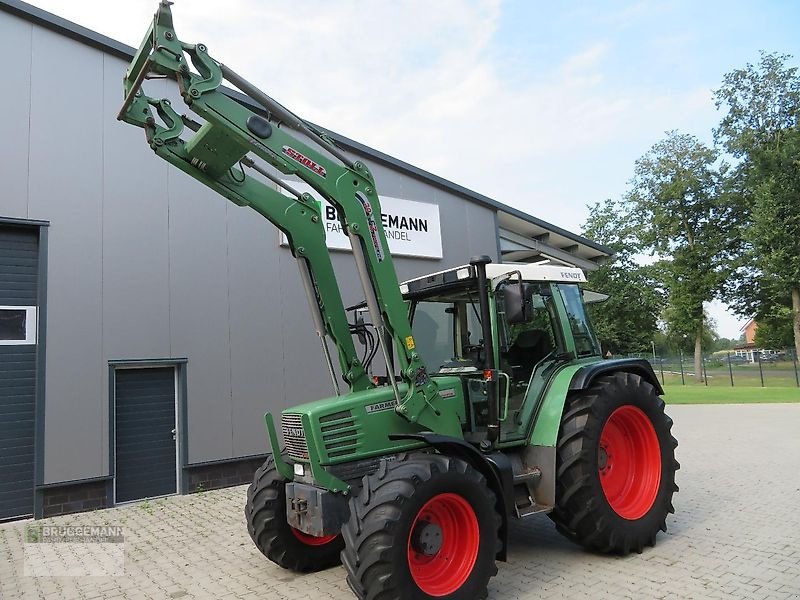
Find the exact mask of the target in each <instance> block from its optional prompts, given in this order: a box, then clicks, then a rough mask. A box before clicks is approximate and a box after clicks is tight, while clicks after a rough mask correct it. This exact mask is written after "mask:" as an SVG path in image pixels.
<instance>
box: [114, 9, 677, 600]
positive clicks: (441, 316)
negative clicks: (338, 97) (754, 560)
mask: <svg viewBox="0 0 800 600" xmlns="http://www.w3.org/2000/svg"><path fill="white" fill-rule="evenodd" d="M154 76H155V77H161V78H164V77H166V78H169V79H173V80H175V81H176V82H177V85H178V90H179V93H180V96H181V98H182V100H183V102H184V103H185V104H186V105H187V106H188V107H189V109H191V111H192V112H193V113H194V115H196V116H198V117H199V118H200V119H201V121H197V120H195V118H194V117H189V116H186V115H179V114H178V113H177V112H176V111H175V110H174V108H173V107H172V105H171V103H170V101H169V100H167V99H156V98H152V97H149V96H147V95H146V94H145V93H144V91H143V89H142V87H143V83H144V81H145V80H146V79H147V78H149V77H154ZM223 80H227V81H228V82H230V83H231V84H233V85H234V86H236V87H237V88H238V89H239V90H241V91H242V92H244V94H245V95H246V96H248V97H249V100H248V101H247V102H244V101H242V100H241V98H239V99H237V98H236V95H235V94H231V93H230V92H229V91H227V90H223V89H221V87H220V86H221V83H222V81H223ZM124 98H125V99H124V103H123V106H122V109H121V111H120V113H119V118H120V119H121V120H123V121H125V122H128V123H130V124H133V125H136V126H138V127H142V128H143V129H144V130H145V135H146V139H147V142H148V144H149V145H150V147H151V148H152V149H153V151H154V152H155V153H156V154H157V155H158V156H160V157H161V158H163V159H165V160H166V161H168V162H170V163H171V164H173V165H174V166H176V167H178V168H180V169H181V170H183V171H184V172H186V173H188V174H189V175H191V176H192V177H194V178H196V179H197V180H199V181H201V182H202V183H204V184H205V185H207V186H208V187H210V188H211V189H213V190H215V191H217V192H218V193H219V194H221V195H222V196H224V197H225V198H227V199H229V200H230V201H232V202H234V203H235V204H237V205H239V206H249V207H251V208H252V209H254V210H256V211H257V212H259V213H260V214H262V215H263V216H264V217H266V218H267V219H268V220H269V221H271V222H272V223H273V224H275V225H276V226H277V227H278V228H279V229H280V230H281V231H283V232H284V233H285V235H286V237H287V239H288V242H289V247H290V249H291V252H292V254H293V256H294V257H295V258H296V259H297V263H298V266H299V269H300V276H301V279H302V282H303V284H304V288H305V291H306V294H307V297H308V300H309V305H310V307H311V313H312V317H313V322H314V325H315V328H316V331H317V334H318V336H319V339H320V342H321V346H322V350H323V354H324V356H325V360H326V364H327V366H328V371H329V373H330V376H331V383H332V387H333V391H334V395H333V396H331V397H330V398H324V399H322V400H317V401H315V402H310V403H307V404H301V405H299V406H295V407H292V408H289V409H287V410H285V411H283V413H282V415H281V419H280V427H281V431H282V436H283V444H284V446H282V445H281V441H280V438H279V436H278V433H277V431H276V427H275V423H274V420H273V417H272V415H270V414H267V415H266V418H265V420H266V429H267V435H268V438H269V445H270V448H271V452H272V456H271V458H269V459H268V460H267V461H266V463H265V464H264V465H263V466H262V467H261V468H260V469H259V470H258V471H257V472H256V475H255V478H254V481H253V483H252V485H250V487H249V489H248V491H247V504H246V507H245V516H246V520H247V527H248V531H249V533H250V537H251V538H252V539H253V542H254V543H255V545H256V546H257V548H258V549H259V550H260V551H261V552H262V553H263V554H264V555H265V556H266V557H267V558H269V559H270V560H271V561H273V562H275V563H277V564H278V565H280V566H282V567H284V568H287V569H291V570H293V571H299V572H308V571H316V570H320V569H325V568H328V567H331V566H334V565H338V564H342V565H343V566H344V568H345V571H346V573H347V581H348V584H349V585H350V587H351V589H352V590H353V592H354V593H355V595H356V596H357V597H358V598H362V599H370V600H373V599H375V600H378V599H380V600H389V599H392V598H402V599H406V598H449V599H455V598H464V599H470V600H472V599H475V598H483V597H485V596H486V595H487V584H488V581H489V579H490V578H491V577H492V576H493V575H494V574H496V573H497V566H496V561H497V560H501V561H503V560H505V559H506V550H507V538H508V530H509V527H510V522H511V521H512V520H513V519H524V518H528V517H531V516H533V515H536V514H539V513H545V514H548V515H549V516H550V518H551V519H552V520H553V521H554V522H555V525H556V527H557V529H558V530H559V531H560V532H561V533H562V534H564V535H565V536H566V537H567V538H569V539H570V540H572V541H574V542H576V543H578V544H581V545H583V546H585V547H586V548H589V549H591V550H594V551H600V552H607V553H616V554H628V553H629V552H632V551H636V552H641V551H642V550H643V549H644V547H645V546H652V545H654V544H655V541H656V535H657V533H658V531H659V530H662V531H663V530H666V518H667V515H668V513H670V512H673V510H674V509H673V507H672V496H673V493H674V492H675V491H677V486H676V485H675V471H676V470H677V469H678V463H677V462H676V461H675V448H676V446H677V442H676V441H675V439H674V438H673V436H672V434H671V432H670V430H671V427H672V421H671V420H670V419H669V417H668V416H667V415H666V414H665V412H664V402H663V400H662V399H661V397H660V396H661V395H662V394H663V390H662V388H661V386H660V384H659V382H658V380H657V378H656V376H655V374H654V373H653V370H652V368H651V366H650V365H649V363H648V362H647V361H644V360H637V359H626V360H603V359H602V357H601V352H600V346H599V344H598V341H597V338H596V336H595V334H594V332H593V331H592V327H591V324H590V322H589V319H588V317H587V314H586V309H585V304H586V302H587V301H588V299H589V296H590V292H588V291H586V290H584V289H583V288H582V286H581V284H582V283H584V282H585V278H584V275H583V272H582V271H580V270H579V269H575V268H569V267H557V266H542V265H520V264H494V263H492V262H491V260H490V259H489V258H488V257H486V256H477V257H473V258H471V259H469V260H468V261H467V264H464V265H462V266H459V267H455V268H452V269H448V270H445V271H441V272H438V273H432V274H429V275H424V276H422V277H418V278H416V279H413V280H410V281H407V282H404V283H402V284H400V283H399V282H398V280H397V275H396V273H395V269H394V265H393V262H392V257H391V255H390V254H389V252H388V249H387V243H386V237H385V234H384V230H383V226H382V223H381V208H380V200H379V197H378V193H377V191H376V188H375V182H374V179H373V177H372V174H371V173H370V171H369V169H368V168H367V166H366V165H365V164H363V163H362V162H360V161H354V160H353V159H352V158H351V157H349V156H348V155H347V154H346V153H345V152H343V151H342V150H341V148H339V147H337V146H336V144H335V142H334V141H333V140H332V139H331V138H330V137H329V136H328V135H326V133H325V132H324V131H321V130H319V129H318V128H316V127H314V126H313V125H311V124H309V123H307V122H305V121H303V120H302V119H300V118H299V117H297V116H296V115H294V114H293V113H291V112H290V111H289V110H287V109H286V108H285V107H283V106H282V105H280V104H279V103H277V102H276V101H275V100H273V99H272V98H270V97H269V96H267V95H266V94H264V93H263V92H261V91H260V90H258V89H257V88H255V87H254V86H253V85H252V84H250V83H249V82H247V81H246V80H245V79H243V78H242V77H241V76H239V75H237V74H236V73H235V72H234V71H232V70H231V69H230V68H228V67H226V66H225V65H223V64H221V63H219V62H217V61H215V60H214V59H212V58H211V57H210V56H209V55H208V51H207V48H206V47H205V46H204V45H203V44H187V43H184V42H181V41H180V40H179V39H178V37H177V35H176V34H175V30H174V28H173V24H172V15H171V12H170V9H169V3H168V2H166V0H162V2H161V4H160V5H159V8H158V11H157V13H156V15H155V18H154V20H153V23H152V25H151V27H150V28H149V30H148V32H147V34H146V35H145V38H144V41H143V42H142V45H141V47H140V48H139V51H138V52H137V54H136V56H135V57H134V59H133V61H132V63H131V65H130V67H129V68H128V70H127V73H126V75H125V78H124ZM256 105H260V106H261V107H262V108H263V109H256V108H254V107H255V106H256ZM186 130H189V133H190V135H189V136H188V139H183V137H182V136H183V135H184V133H185V132H186ZM278 173H280V174H283V175H293V176H296V177H299V178H300V179H302V180H303V181H305V182H306V183H308V184H309V185H310V186H311V187H312V188H313V189H314V190H315V191H316V192H318V193H319V194H320V195H321V196H322V197H323V198H325V199H326V200H327V201H328V202H329V203H330V204H331V205H332V206H333V207H335V209H336V212H337V215H338V218H339V220H340V222H341V226H342V230H343V231H344V232H346V233H347V235H348V236H349V238H350V243H351V246H352V250H353V259H354V261H355V263H356V267H357V270H358V274H359V278H360V281H361V284H362V286H363V289H364V298H365V301H364V302H363V303H362V304H361V305H358V306H355V307H351V308H350V309H345V307H344V304H343V302H342V297H341V292H340V289H339V286H338V283H337V280H336V276H335V273H334V270H333V267H332V264H331V260H330V256H329V253H328V249H327V246H326V243H325V231H324V229H323V225H322V219H321V213H320V211H321V207H320V205H319V204H318V203H317V202H316V201H315V200H314V199H313V198H312V197H311V196H310V195H309V194H305V193H301V192H299V191H297V190H296V189H294V187H293V186H292V185H291V183H288V182H287V181H286V180H285V179H282V178H281V177H280V176H279V175H278ZM354 340H355V341H354ZM357 342H360V344H362V345H364V348H362V352H361V353H359V352H358V351H357V349H356V345H357ZM330 344H332V345H333V346H334V348H335V349H336V359H337V361H338V367H339V368H338V373H337V369H336V368H335V367H334V359H333V358H332V356H331V352H330V350H329V348H330ZM379 352H380V355H381V357H382V360H381V361H380V365H375V366H373V365H372V363H373V359H374V358H375V357H376V356H377V355H378V353H379ZM373 372H375V373H378V375H372V373H373ZM343 386H344V387H346V389H341V388H342V387H343Z"/></svg>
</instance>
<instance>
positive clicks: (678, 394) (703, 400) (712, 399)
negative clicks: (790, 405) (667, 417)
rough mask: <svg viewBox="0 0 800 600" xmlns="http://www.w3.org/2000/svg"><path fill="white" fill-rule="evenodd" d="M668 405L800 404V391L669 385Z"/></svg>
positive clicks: (782, 388)
mask: <svg viewBox="0 0 800 600" xmlns="http://www.w3.org/2000/svg"><path fill="white" fill-rule="evenodd" d="M664 400H665V401H666V403H667V404H745V403H746V404H751V403H767V402H800V389H798V388H796V387H794V388H790V387H767V388H762V387H733V388H731V387H711V386H709V387H706V386H704V385H686V386H683V385H667V386H666V387H665V388H664Z"/></svg>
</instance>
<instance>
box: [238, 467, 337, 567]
mask: <svg viewBox="0 0 800 600" xmlns="http://www.w3.org/2000/svg"><path fill="white" fill-rule="evenodd" d="M244 515H245V518H246V519H247V531H248V533H249V534H250V538H251V539H252V540H253V542H254V543H255V545H256V547H257V548H258V549H259V550H260V551H261V553H262V554H263V555H264V556H266V557H267V558H268V559H270V560H271V561H272V562H274V563H275V564H277V565H279V566H281V567H283V568H284V569H290V570H292V571H298V572H301V573H308V572H311V571H321V570H322V569H327V568H329V567H333V566H336V565H338V564H339V554H340V552H341V550H342V547H343V546H344V542H343V541H342V536H341V534H340V535H332V536H325V537H314V536H312V535H308V534H306V533H303V532H302V531H300V530H299V529H295V528H294V527H292V526H291V525H289V523H288V522H287V521H286V480H285V479H284V478H283V477H282V476H281V475H280V474H279V473H278V472H277V470H276V469H275V464H274V463H273V461H272V458H268V459H267V461H266V462H265V463H264V464H263V465H262V466H261V467H260V468H259V469H258V470H257V471H256V473H255V476H254V477H253V483H251V484H250V487H248V488H247V504H246V505H245V509H244Z"/></svg>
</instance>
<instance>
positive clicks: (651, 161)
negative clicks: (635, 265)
mask: <svg viewBox="0 0 800 600" xmlns="http://www.w3.org/2000/svg"><path fill="white" fill-rule="evenodd" d="M718 159H719V157H718V153H717V152H716V151H715V150H714V149H712V148H709V147H708V146H706V145H705V144H703V143H702V142H700V141H699V140H698V139H697V138H695V137H694V136H692V135H687V134H681V133H678V132H675V131H671V132H667V137H666V138H665V139H663V140H661V141H660V142H658V143H656V144H655V145H654V146H653V147H652V148H651V149H650V150H649V151H648V152H647V153H646V154H645V155H644V156H642V157H641V158H640V159H639V160H637V161H636V168H635V176H634V178H633V180H632V182H631V189H630V192H629V193H628V194H627V195H626V197H625V199H624V201H623V205H624V207H625V212H627V214H628V215H629V226H630V227H632V228H633V231H635V235H636V237H637V239H638V243H639V247H640V248H641V249H642V250H643V251H646V252H648V253H649V254H651V255H653V256H656V257H657V258H658V260H657V262H656V263H655V264H654V265H653V267H654V268H655V269H657V270H658V272H659V273H660V278H661V279H662V281H663V284H664V287H665V289H666V290H667V291H668V297H669V300H668V309H667V310H666V311H665V313H664V316H665V320H666V323H667V330H668V332H671V336H668V337H672V336H675V335H678V336H681V337H683V336H688V338H689V339H691V340H693V342H694V364H695V378H696V380H697V381H701V380H702V365H703V363H702V361H703V347H704V336H705V335H706V332H707V330H708V329H709V328H708V327H707V325H706V319H705V314H704V311H703V303H704V302H707V301H710V300H712V299H714V298H715V297H717V296H718V295H719V294H720V292H721V290H722V287H723V284H724V282H725V281H726V279H727V277H728V272H729V265H730V261H731V260H732V258H733V257H734V256H735V255H736V246H737V241H736V240H737V235H736V228H737V227H738V225H739V216H740V213H739V207H738V204H737V202H735V201H733V200H734V198H730V197H729V196H728V194H727V193H726V187H725V174H726V169H727V167H726V165H725V164H724V163H720V162H719V160H718Z"/></svg>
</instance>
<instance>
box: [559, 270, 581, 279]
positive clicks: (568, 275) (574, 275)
mask: <svg viewBox="0 0 800 600" xmlns="http://www.w3.org/2000/svg"><path fill="white" fill-rule="evenodd" d="M561 276H562V277H563V278H564V279H580V278H581V274H580V273H570V272H569V271H561Z"/></svg>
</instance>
